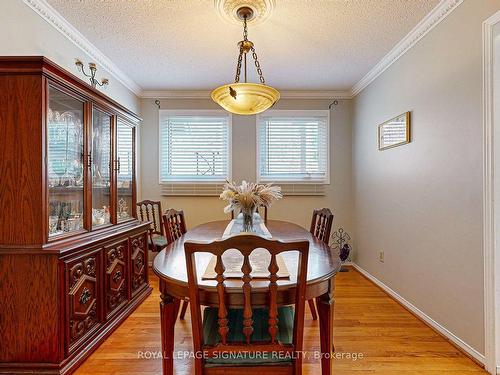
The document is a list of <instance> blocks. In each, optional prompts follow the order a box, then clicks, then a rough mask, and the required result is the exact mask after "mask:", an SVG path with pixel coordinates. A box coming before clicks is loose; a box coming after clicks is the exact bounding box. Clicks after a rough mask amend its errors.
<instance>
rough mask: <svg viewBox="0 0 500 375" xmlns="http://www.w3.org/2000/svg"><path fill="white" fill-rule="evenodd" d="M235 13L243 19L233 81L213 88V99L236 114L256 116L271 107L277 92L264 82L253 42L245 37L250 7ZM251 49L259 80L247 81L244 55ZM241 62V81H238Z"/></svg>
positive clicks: (278, 94)
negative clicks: (242, 79) (255, 81)
mask: <svg viewBox="0 0 500 375" xmlns="http://www.w3.org/2000/svg"><path fill="white" fill-rule="evenodd" d="M237 14H238V17H239V18H240V19H241V20H242V21H243V40H242V41H240V42H239V43H238V48H239V50H240V53H239V55H238V63H237V66H236V76H235V78H234V83H230V84H227V85H224V86H220V87H217V88H216V89H215V90H214V91H212V99H213V101H214V102H216V103H217V104H219V105H220V106H221V107H222V108H224V109H225V110H226V111H228V112H231V113H235V114H238V115H255V114H257V113H261V112H264V111H265V110H266V109H268V108H270V107H272V106H273V105H274V103H276V102H277V101H278V100H279V98H280V93H279V91H278V90H276V89H275V88H273V87H271V86H267V85H266V81H265V79H264V75H263V74H262V69H261V67H260V63H259V60H258V58H257V53H256V52H255V47H254V44H253V43H252V42H251V41H250V40H248V30H247V20H249V19H251V18H252V17H253V10H252V9H251V8H249V7H241V8H239V9H238V11H237ZM250 52H251V53H252V58H253V60H254V65H255V68H256V69H257V74H258V75H259V80H260V83H248V82H247V55H248V53H250ZM242 64H243V69H244V70H243V77H244V82H240V76H241V68H242Z"/></svg>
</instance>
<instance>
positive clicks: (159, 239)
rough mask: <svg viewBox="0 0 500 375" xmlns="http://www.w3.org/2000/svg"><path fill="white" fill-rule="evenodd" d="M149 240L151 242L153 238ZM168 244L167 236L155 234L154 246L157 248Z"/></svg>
mask: <svg viewBox="0 0 500 375" xmlns="http://www.w3.org/2000/svg"><path fill="white" fill-rule="evenodd" d="M148 242H149V243H150V244H151V240H150V239H149V240H148ZM167 245H168V241H167V239H166V238H165V237H163V236H154V237H153V246H154V247H156V248H158V247H159V248H163V247H166V246H167Z"/></svg>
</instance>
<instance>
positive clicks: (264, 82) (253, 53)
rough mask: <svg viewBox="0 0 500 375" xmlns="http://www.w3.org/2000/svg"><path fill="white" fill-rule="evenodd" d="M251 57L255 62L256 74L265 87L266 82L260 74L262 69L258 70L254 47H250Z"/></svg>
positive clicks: (258, 64) (258, 65)
mask: <svg viewBox="0 0 500 375" xmlns="http://www.w3.org/2000/svg"><path fill="white" fill-rule="evenodd" d="M252 56H253V59H254V60H255V67H256V68H257V73H258V74H259V79H260V82H261V83H262V84H263V85H265V84H266V80H265V79H264V75H263V74H262V69H261V68H260V63H259V59H258V58H257V53H256V52H255V48H254V47H252Z"/></svg>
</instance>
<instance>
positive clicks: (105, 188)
mask: <svg viewBox="0 0 500 375" xmlns="http://www.w3.org/2000/svg"><path fill="white" fill-rule="evenodd" d="M111 121H112V117H111V116H110V115H108V114H107V113H105V112H102V111H100V110H98V109H95V108H94V109H93V110H92V154H91V159H92V227H98V226H101V225H106V224H109V223H110V222H111V214H110V204H111Z"/></svg>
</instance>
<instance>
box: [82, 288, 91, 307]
mask: <svg viewBox="0 0 500 375" xmlns="http://www.w3.org/2000/svg"><path fill="white" fill-rule="evenodd" d="M91 297H92V294H91V293H90V290H88V289H87V288H84V289H83V292H82V294H81V295H80V304H82V305H86V304H87V303H88V302H89V301H90V298H91Z"/></svg>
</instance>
